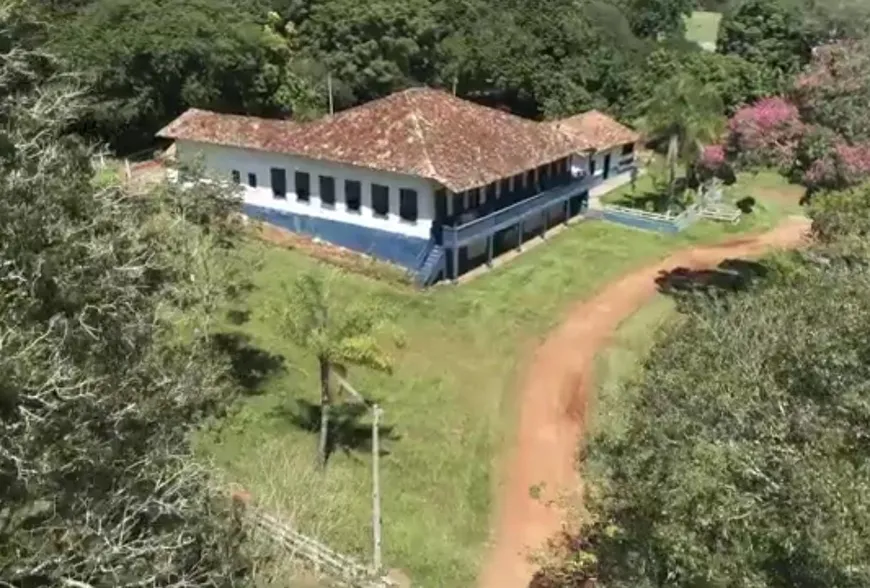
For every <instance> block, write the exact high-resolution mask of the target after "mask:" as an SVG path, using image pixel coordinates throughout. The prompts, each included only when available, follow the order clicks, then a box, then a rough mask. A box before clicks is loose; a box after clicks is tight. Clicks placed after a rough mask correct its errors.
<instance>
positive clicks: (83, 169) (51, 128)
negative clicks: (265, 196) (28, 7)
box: [0, 5, 249, 587]
mask: <svg viewBox="0 0 870 588" xmlns="http://www.w3.org/2000/svg"><path fill="white" fill-rule="evenodd" d="M17 19H18V15H17V12H13V11H12V10H11V9H10V8H9V7H8V6H7V5H0V123H2V124H0V180H2V181H0V235H2V238H0V583H3V584H7V585H12V586H48V585H54V586H58V585H70V586H72V585H87V586H129V585H139V584H141V583H146V584H148V585H150V586H165V587H172V586H232V585H236V583H237V581H239V580H241V579H243V578H244V577H245V575H246V574H247V570H248V564H249V562H248V560H247V558H246V557H245V555H244V553H243V550H242V548H241V545H240V541H241V539H242V535H241V529H240V527H239V526H238V525H237V524H236V523H235V522H234V521H233V519H232V517H231V516H230V515H231V513H230V512H229V510H228V508H227V505H226V504H225V502H224V501H223V500H221V498H220V497H219V496H218V495H217V494H216V493H215V492H214V490H213V489H212V488H211V486H210V481H209V476H208V475H207V473H206V472H205V471H204V470H203V469H202V468H200V467H199V466H198V465H197V462H196V460H194V459H192V458H191V451H190V447H189V433H190V431H191V429H192V427H193V426H195V425H196V424H197V423H199V422H201V419H202V418H203V417H204V416H205V415H208V414H212V413H215V412H219V411H221V410H224V409H225V408H226V406H227V403H228V402H229V400H230V399H231V397H232V396H231V395H232V389H231V388H230V387H229V386H228V381H227V379H226V378H225V377H224V374H225V373H226V370H225V368H224V363H223V361H222V360H221V359H220V358H218V357H216V356H214V354H213V353H212V352H211V345H210V344H209V340H208V334H209V331H210V329H209V317H210V316H212V315H213V314H214V312H215V310H216V308H217V307H218V306H217V305H219V304H220V301H221V300H222V299H223V298H224V296H225V295H226V294H227V292H226V288H227V286H229V285H231V284H233V283H234V281H235V280H234V279H233V274H232V272H231V271H229V270H231V266H225V265H223V263H221V260H223V259H225V258H226V257H227V253H228V252H230V251H231V250H230V249H228V248H229V247H231V245H232V243H233V237H232V235H233V231H232V227H233V224H232V223H231V222H230V219H231V218H232V217H231V214H232V213H233V211H235V210H236V208H237V204H236V202H235V198H234V197H233V196H232V195H230V196H227V195H226V192H225V191H224V190H222V189H218V188H212V187H208V186H204V187H199V188H194V189H188V190H184V189H181V188H179V187H167V188H166V189H165V190H161V191H157V192H154V193H151V194H147V195H146V196H147V197H144V198H143V197H142V196H143V195H141V194H130V193H127V192H126V191H125V190H124V189H122V188H121V187H120V186H118V185H117V184H114V183H112V184H111V185H109V186H103V187H98V186H96V185H95V183H94V181H93V177H94V174H93V171H94V170H93V169H92V167H91V160H92V155H93V153H92V152H91V151H90V150H89V149H88V148H86V146H84V145H83V144H82V143H81V142H80V141H77V140H76V139H74V138H71V137H69V136H68V135H67V133H66V130H67V125H68V123H69V122H70V121H71V120H75V119H76V117H77V116H78V109H79V108H81V105H80V103H79V98H80V92H79V91H78V90H76V89H75V87H71V86H70V80H69V77H68V76H66V75H65V74H63V73H55V72H56V68H57V67H58V66H59V64H58V63H56V62H55V60H54V59H53V58H51V57H50V56H48V55H47V54H45V53H42V52H37V53H35V52H32V51H29V50H27V49H26V47H25V46H23V45H21V44H20V43H19V39H20V34H21V33H22V31H24V32H25V33H26V31H27V30H29V29H30V26H31V25H29V24H27V23H20V22H19V21H18V20H17ZM76 583H79V584H76Z"/></svg>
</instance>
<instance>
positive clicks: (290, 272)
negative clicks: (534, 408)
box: [199, 200, 781, 586]
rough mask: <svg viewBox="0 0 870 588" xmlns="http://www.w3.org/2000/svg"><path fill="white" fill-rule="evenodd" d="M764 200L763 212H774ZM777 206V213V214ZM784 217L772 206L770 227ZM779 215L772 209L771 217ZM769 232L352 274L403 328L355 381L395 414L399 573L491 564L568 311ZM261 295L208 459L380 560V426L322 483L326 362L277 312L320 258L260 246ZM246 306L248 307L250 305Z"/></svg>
mask: <svg viewBox="0 0 870 588" xmlns="http://www.w3.org/2000/svg"><path fill="white" fill-rule="evenodd" d="M766 202H767V201H766V200H765V201H764V202H763V204H764V205H765V206H766V205H767V204H766ZM765 210H767V209H766V208H765ZM780 212H781V210H780V209H779V208H777V209H771V211H770V212H769V214H770V219H769V221H768V222H769V223H770V224H772V223H773V217H774V216H775V215H777V214H779V213H780ZM766 214H768V213H766ZM750 228H758V226H757V225H756V224H754V223H749V222H747V221H743V222H742V223H741V224H740V225H738V226H736V227H728V228H723V227H721V226H718V225H715V224H713V223H710V222H706V221H704V222H701V223H698V224H697V225H696V226H694V227H692V229H691V230H690V231H688V232H686V233H685V234H682V235H679V236H665V235H658V234H653V233H646V232H642V231H636V230H633V229H628V228H621V227H618V226H615V225H612V224H606V223H604V222H600V221H588V222H581V223H578V224H577V225H575V226H572V227H570V228H569V229H568V230H565V231H562V232H561V233H560V234H558V235H556V236H554V237H552V238H551V239H550V240H549V242H548V243H547V244H546V245H542V246H539V247H535V248H533V249H531V250H529V251H528V252H527V253H525V254H523V255H522V256H520V257H519V258H517V259H515V260H513V261H511V262H510V263H507V264H505V265H504V266H502V267H499V268H496V269H495V270H493V271H492V272H490V273H487V274H485V275H483V276H481V277H479V278H477V279H475V280H473V281H471V282H469V283H468V284H464V285H462V286H458V287H456V286H443V287H437V288H434V289H431V290H429V291H426V292H416V291H413V290H411V289H408V288H404V287H401V286H396V285H391V284H388V283H385V282H378V281H375V280H372V279H368V278H365V277H362V276H359V275H355V274H346V275H344V276H343V277H342V278H341V281H340V288H339V290H340V292H339V295H340V296H344V297H347V298H348V299H349V298H351V297H352V298H354V299H364V298H370V299H377V300H380V301H383V302H385V303H387V304H389V305H390V307H391V308H392V309H393V310H394V311H395V313H396V316H397V323H398V327H399V328H400V330H401V332H402V333H403V336H402V340H401V343H402V344H401V346H400V348H397V349H396V350H395V353H394V355H395V358H396V369H395V372H394V373H393V375H391V376H387V375H381V374H374V373H370V372H367V371H366V370H362V369H351V373H350V375H349V378H350V379H351V381H352V382H354V384H355V385H356V386H357V387H358V389H359V390H361V391H362V392H363V393H365V394H367V395H370V396H371V397H374V398H376V399H377V400H378V401H379V402H380V403H381V405H382V406H383V408H384V410H385V419H384V421H385V425H386V426H387V428H388V430H387V431H384V432H383V433H382V437H386V440H385V441H384V442H383V445H384V446H385V449H386V450H387V451H388V452H389V453H388V455H386V456H385V457H384V458H383V459H382V460H381V464H382V474H381V475H382V493H383V532H384V536H383V546H384V560H385V564H386V565H387V566H388V567H399V568H402V569H403V570H405V572H406V573H407V574H408V575H409V576H410V577H411V579H412V580H413V582H414V584H415V585H422V586H469V585H471V584H473V582H474V578H475V575H476V573H477V570H478V567H479V564H480V562H481V560H482V556H483V555H484V549H485V543H486V539H487V532H488V528H489V515H490V511H491V506H492V496H493V489H494V484H495V481H496V480H498V479H499V477H498V473H499V472H498V467H499V465H500V463H501V459H500V458H501V457H502V448H503V447H505V443H506V441H508V440H509V439H510V436H511V431H512V430H513V428H514V427H513V424H514V420H515V417H516V415H515V405H514V389H515V386H516V381H517V379H518V377H519V374H520V373H521V372H522V370H523V367H524V362H525V361H526V358H527V357H529V354H530V353H531V351H532V350H533V349H534V348H535V346H536V344H537V343H538V342H539V341H540V339H541V337H542V336H543V335H544V334H545V333H546V332H547V331H548V330H549V329H550V328H551V327H552V326H553V325H554V324H556V323H557V322H558V321H559V320H560V317H562V315H563V314H564V313H565V312H566V309H567V308H568V307H569V306H570V305H571V303H572V302H575V301H577V300H580V299H583V298H584V297H587V296H588V295H590V294H591V293H592V292H594V291H595V290H597V289H598V288H600V287H601V286H602V285H603V284H604V283H606V282H607V281H609V280H610V279H612V278H614V277H616V276H618V275H619V274H622V273H624V272H625V271H627V270H628V269H630V268H632V267H635V266H637V265H640V264H643V263H645V262H648V261H650V260H653V259H656V258H660V257H663V256H665V255H666V254H668V253H669V252H671V251H673V250H674V249H677V248H680V247H684V246H686V245H687V244H688V243H691V242H697V241H715V240H720V239H722V238H725V237H727V236H728V235H729V233H732V232H735V231H745V230H747V229H750ZM246 255H247V256H248V257H249V259H250V265H251V267H252V279H253V281H254V284H255V288H254V290H253V291H252V292H251V294H250V296H249V298H248V300H247V306H246V310H247V311H249V313H250V315H249V316H248V317H247V320H246V321H245V322H243V323H242V324H240V325H233V324H232V323H231V322H230V321H229V320H228V321H227V330H228V332H231V333H235V334H236V335H237V336H238V337H240V338H242V340H243V341H244V342H245V343H244V344H243V345H242V346H241V347H239V349H238V350H237V352H236V354H235V355H236V359H237V362H238V368H239V374H238V375H239V377H240V381H242V382H243V383H244V384H245V385H246V386H247V387H248V394H247V396H246V398H245V399H244V401H243V402H242V403H241V404H240V406H239V408H238V410H237V411H235V412H234V413H233V414H232V416H230V417H229V418H227V419H226V420H225V421H224V422H223V423H222V425H221V426H220V428H217V429H215V430H213V431H210V432H207V433H204V434H203V435H201V436H200V439H199V448H200V450H201V452H202V454H203V456H204V457H209V458H211V459H212V460H213V461H214V462H215V464H216V465H217V466H218V467H219V468H220V471H222V472H224V473H225V474H226V478H227V480H228V481H230V482H233V483H237V484H239V485H241V486H243V487H244V488H246V489H247V490H248V491H250V492H251V493H252V494H253V496H254V497H255V499H256V500H258V501H259V502H260V503H261V504H262V505H263V506H265V507H266V508H268V509H270V510H272V511H274V512H276V513H280V514H282V515H283V516H284V517H285V518H287V519H289V520H292V521H293V522H294V523H295V524H296V525H297V527H298V528H299V529H300V530H301V531H303V532H305V533H308V534H310V535H313V536H316V537H318V538H320V539H322V540H324V541H326V542H327V543H329V544H330V545H332V546H333V547H335V548H337V549H339V550H342V551H344V552H347V553H350V554H354V555H357V556H358V557H359V558H360V559H366V558H368V557H369V554H370V545H371V542H370V536H371V528H370V504H371V496H370V483H371V474H370V460H369V454H368V447H367V446H366V442H367V439H368V435H369V433H368V431H369V428H368V426H367V425H368V422H369V421H368V420H367V419H366V418H362V419H361V420H358V421H357V420H354V419H350V418H348V419H346V420H345V421H342V423H341V424H340V425H339V426H338V430H339V432H340V437H341V444H342V445H343V446H344V450H339V451H338V452H337V453H336V454H335V455H333V457H332V459H331V461H330V464H329V466H328V469H327V471H326V472H325V474H320V473H319V472H317V470H316V469H315V467H314V457H315V449H316V442H317V441H316V433H315V430H316V425H317V423H315V422H312V418H311V417H312V415H311V407H312V406H313V405H314V404H316V403H317V401H318V385H317V374H316V364H315V362H314V360H313V358H312V357H311V356H309V355H308V354H306V353H305V352H304V351H302V350H300V349H298V348H296V347H295V346H293V345H292V344H289V343H288V342H287V341H285V340H284V338H283V337H282V334H281V333H280V332H279V331H278V330H277V329H276V327H275V324H274V322H273V321H272V320H271V319H270V317H269V313H268V309H269V307H270V305H274V304H279V303H280V300H281V299H282V297H284V296H286V295H287V294H286V293H285V290H284V289H283V287H282V285H283V284H284V283H288V282H291V281H292V279H293V277H294V276H295V275H297V274H298V273H299V272H301V271H303V270H308V269H311V268H313V267H316V266H317V265H318V263H317V262H316V261H314V260H312V259H311V258H309V257H306V256H304V255H302V254H300V253H298V252H296V251H292V250H288V249H283V248H279V247H274V246H269V245H265V244H262V243H258V242H257V243H253V242H252V243H250V244H249V245H248V246H247V248H246ZM240 310H241V309H240Z"/></svg>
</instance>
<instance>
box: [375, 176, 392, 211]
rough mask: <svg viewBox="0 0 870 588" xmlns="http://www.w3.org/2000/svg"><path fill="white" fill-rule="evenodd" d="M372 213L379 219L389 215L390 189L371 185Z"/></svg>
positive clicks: (379, 185)
mask: <svg viewBox="0 0 870 588" xmlns="http://www.w3.org/2000/svg"><path fill="white" fill-rule="evenodd" d="M372 212H373V213H374V215H375V216H377V217H380V218H387V216H388V215H389V214H390V189H389V188H388V187H387V186H382V185H381V184H372Z"/></svg>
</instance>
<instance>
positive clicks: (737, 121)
mask: <svg viewBox="0 0 870 588" xmlns="http://www.w3.org/2000/svg"><path fill="white" fill-rule="evenodd" d="M728 131H729V134H728V143H727V147H726V154H727V156H728V158H729V159H731V160H733V161H734V162H736V163H737V164H738V165H741V166H745V167H759V166H771V167H776V168H778V169H780V170H781V171H783V172H787V171H790V170H791V168H792V166H793V165H794V162H795V158H796V154H797V149H798V145H799V144H800V140H801V137H802V136H803V133H804V124H803V123H802V122H801V118H800V113H799V112H798V109H797V107H796V106H795V105H794V104H792V103H790V102H788V101H787V100H785V99H783V98H764V99H762V100H759V101H758V102H756V103H755V104H752V105H751V106H746V107H744V108H741V109H740V110H738V111H737V112H736V113H735V114H734V116H733V117H732V118H731V120H730V121H728Z"/></svg>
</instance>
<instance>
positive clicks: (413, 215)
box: [399, 188, 417, 223]
mask: <svg viewBox="0 0 870 588" xmlns="http://www.w3.org/2000/svg"><path fill="white" fill-rule="evenodd" d="M399 218H401V219H402V220H403V221H408V222H409V223H415V222H417V191H416V190H411V189H410V188H402V189H401V190H399Z"/></svg>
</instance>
